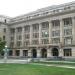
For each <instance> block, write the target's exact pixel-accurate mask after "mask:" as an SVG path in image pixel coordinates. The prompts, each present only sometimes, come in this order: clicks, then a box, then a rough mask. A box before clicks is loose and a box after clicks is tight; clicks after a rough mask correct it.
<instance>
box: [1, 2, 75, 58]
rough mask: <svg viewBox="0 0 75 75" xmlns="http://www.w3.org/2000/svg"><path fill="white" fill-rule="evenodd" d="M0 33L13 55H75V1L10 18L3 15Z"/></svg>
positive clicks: (43, 56)
mask: <svg viewBox="0 0 75 75" xmlns="http://www.w3.org/2000/svg"><path fill="white" fill-rule="evenodd" d="M0 37H2V38H3V40H5V41H6V45H7V46H8V48H10V51H9V55H10V56H18V57H19V56H21V57H22V56H24V57H32V58H52V57H62V58H71V57H72V58H73V57H75V2H70V3H65V4H61V5H53V6H49V7H46V8H41V9H38V10H36V11H33V12H31V13H28V14H24V15H21V16H17V17H15V18H10V17H7V16H2V15H1V16H0Z"/></svg>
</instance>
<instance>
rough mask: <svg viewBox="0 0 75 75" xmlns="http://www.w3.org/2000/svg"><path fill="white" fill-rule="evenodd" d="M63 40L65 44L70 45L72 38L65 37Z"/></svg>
mask: <svg viewBox="0 0 75 75" xmlns="http://www.w3.org/2000/svg"><path fill="white" fill-rule="evenodd" d="M64 41H65V45H71V44H72V38H70V37H67V38H65V39H64Z"/></svg>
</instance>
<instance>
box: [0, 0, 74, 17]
mask: <svg viewBox="0 0 75 75" xmlns="http://www.w3.org/2000/svg"><path fill="white" fill-rule="evenodd" d="M72 1H75V0H0V15H5V16H9V17H16V16H20V15H23V14H26V13H29V12H32V11H35V10H37V9H40V8H44V7H47V6H51V5H59V4H63V3H68V2H72Z"/></svg>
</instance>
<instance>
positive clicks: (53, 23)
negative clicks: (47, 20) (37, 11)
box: [52, 20, 60, 28]
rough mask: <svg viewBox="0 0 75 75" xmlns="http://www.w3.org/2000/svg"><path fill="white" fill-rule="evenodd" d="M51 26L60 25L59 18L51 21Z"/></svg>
mask: <svg viewBox="0 0 75 75" xmlns="http://www.w3.org/2000/svg"><path fill="white" fill-rule="evenodd" d="M52 26H53V28H56V27H59V26H60V21H59V20H54V21H52Z"/></svg>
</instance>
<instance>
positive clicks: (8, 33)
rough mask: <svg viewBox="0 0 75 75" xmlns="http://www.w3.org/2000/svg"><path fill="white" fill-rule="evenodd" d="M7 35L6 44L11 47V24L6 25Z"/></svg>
mask: <svg viewBox="0 0 75 75" xmlns="http://www.w3.org/2000/svg"><path fill="white" fill-rule="evenodd" d="M5 36H6V45H7V46H8V47H10V28H9V26H7V27H6V34H5Z"/></svg>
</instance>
